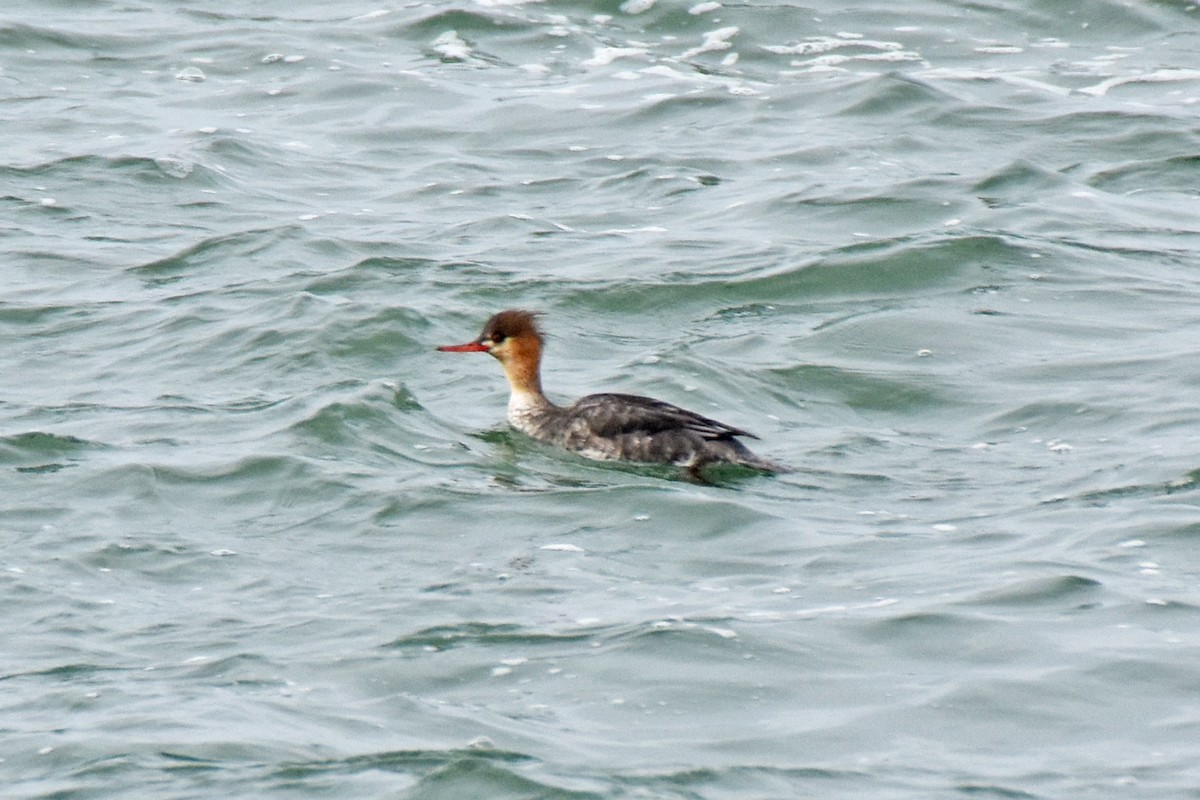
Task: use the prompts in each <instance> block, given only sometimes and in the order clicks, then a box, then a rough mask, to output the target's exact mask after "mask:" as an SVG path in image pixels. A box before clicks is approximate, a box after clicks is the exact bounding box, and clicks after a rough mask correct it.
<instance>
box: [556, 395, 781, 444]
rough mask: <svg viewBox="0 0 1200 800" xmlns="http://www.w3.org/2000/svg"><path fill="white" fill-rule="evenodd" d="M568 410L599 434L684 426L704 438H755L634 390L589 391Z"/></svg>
mask: <svg viewBox="0 0 1200 800" xmlns="http://www.w3.org/2000/svg"><path fill="white" fill-rule="evenodd" d="M571 411H572V412H573V414H575V415H577V416H578V417H579V418H580V419H583V420H585V421H586V422H587V424H588V426H589V427H590V428H591V429H592V430H593V431H594V432H595V433H597V434H599V435H600V436H617V435H620V434H626V433H647V434H653V433H659V432H661V431H666V430H677V429H680V428H683V429H686V430H689V431H693V432H695V433H698V434H700V436H702V437H704V438H705V439H730V438H733V437H734V436H749V437H750V438H751V439H757V438H758V437H757V436H755V435H754V434H752V433H750V432H748V431H744V430H742V429H741V428H734V427H732V426H730V425H726V424H725V423H723V422H717V421H716V420H715V419H709V418H708V417H704V416H701V415H700V414H697V413H695V412H694V411H688V410H687V409H685V408H680V407H679V406H675V405H671V404H670V403H664V402H663V401H661V400H653V399H651V398H649V397H640V396H638V395H635V394H592V395H588V396H587V397H584V398H582V399H581V400H579V401H578V402H577V403H575V405H574V406H572V407H571Z"/></svg>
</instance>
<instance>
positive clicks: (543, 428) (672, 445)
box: [438, 309, 786, 478]
mask: <svg viewBox="0 0 1200 800" xmlns="http://www.w3.org/2000/svg"><path fill="white" fill-rule="evenodd" d="M544 345H545V340H544V337H543V336H542V331H541V329H540V328H539V327H538V324H537V315H535V314H534V313H532V312H529V311H523V310H521V309H510V310H508V311H501V312H500V313H498V314H495V315H493V316H492V318H491V319H489V320H488V321H487V323H486V324H485V325H484V326H483V332H482V333H481V334H480V335H479V338H477V339H475V340H474V341H470V342H467V343H466V344H457V345H444V346H442V347H439V348H438V350H440V351H442V352H445V353H487V354H489V355H491V356H492V357H493V358H495V359H496V360H498V361H499V362H500V364H501V365H502V366H503V367H504V374H505V375H506V376H507V378H508V385H509V389H510V390H511V393H510V395H509V398H508V422H509V424H511V425H512V426H513V427H514V428H516V429H517V430H519V431H521V432H522V433H525V434H527V435H529V436H531V437H533V438H534V439H537V440H539V441H542V442H547V443H549V444H552V445H556V446H558V447H562V448H564V449H566V450H570V451H573V452H576V453H579V454H580V455H583V456H586V457H587V458H592V459H597V460H619V461H636V462H644V463H658V464H674V465H677V466H681V467H685V468H686V469H687V470H688V472H689V474H690V475H691V476H692V477H694V478H699V477H700V470H701V469H702V468H703V467H705V466H707V465H709V464H719V463H728V464H740V465H742V466H746V467H750V468H752V469H757V470H762V471H765V472H783V471H786V468H785V467H783V466H782V465H780V464H776V463H773V462H771V461H768V460H766V459H763V458H759V457H758V456H756V455H755V454H754V453H752V452H751V451H750V449H749V448H747V447H746V446H745V445H744V444H742V443H741V442H740V441H738V437H739V436H748V437H750V438H752V439H757V438H758V437H757V436H755V435H754V434H752V433H749V432H747V431H744V430H742V429H741V428H735V427H733V426H731V425H726V424H725V423H723V422H717V421H716V420H714V419H709V418H708V417H704V416H701V415H700V414H697V413H695V412H693V411H688V410H686V409H683V408H680V407H679V406H676V405H672V404H670V403H665V402H663V401H662V400H654V399H651V398H649V397H641V396H638V395H632V394H612V393H604V394H592V395H588V396H587V397H584V398H582V399H580V400H577V401H576V402H575V403H573V404H572V405H569V406H559V405H555V404H554V403H552V402H550V400H549V399H547V397H546V395H545V394H544V393H543V392H542V378H541V364H542V348H543V347H544Z"/></svg>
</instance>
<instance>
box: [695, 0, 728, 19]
mask: <svg viewBox="0 0 1200 800" xmlns="http://www.w3.org/2000/svg"><path fill="white" fill-rule="evenodd" d="M720 7H721V4H720V3H715V2H708V3H696V5H694V6H692V7H691V8H689V9H688V13H689V14H691V15H692V16H693V17H698V16H700V15H701V14H707V13H708V12H710V11H716V10H717V9H718V8H720Z"/></svg>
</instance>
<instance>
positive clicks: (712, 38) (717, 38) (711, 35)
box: [680, 25, 741, 58]
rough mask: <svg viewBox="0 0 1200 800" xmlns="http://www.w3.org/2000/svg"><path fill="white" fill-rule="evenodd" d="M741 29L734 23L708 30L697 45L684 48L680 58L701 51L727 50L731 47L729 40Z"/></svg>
mask: <svg viewBox="0 0 1200 800" xmlns="http://www.w3.org/2000/svg"><path fill="white" fill-rule="evenodd" d="M739 30H741V29H740V28H738V27H737V26H736V25H731V26H729V27H727V28H717V29H716V30H715V31H709V32H708V33H706V34H704V41H703V42H701V43H700V46H699V47H693V48H692V49H691V50H685V51H684V52H683V54H682V55H681V56H680V58H692V57H693V56H698V55H700V54H701V53H709V52H712V51H714V50H728V49H729V48H730V47H733V45H732V44H730V43H729V40H730V39H732V38H733V37H734V36H736V35H737V33H738V31H739Z"/></svg>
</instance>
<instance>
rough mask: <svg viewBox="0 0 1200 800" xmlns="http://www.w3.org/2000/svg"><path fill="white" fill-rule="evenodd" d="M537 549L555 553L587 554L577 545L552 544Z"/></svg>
mask: <svg viewBox="0 0 1200 800" xmlns="http://www.w3.org/2000/svg"><path fill="white" fill-rule="evenodd" d="M539 549H541V550H552V551H554V552H556V553H586V552H587V551H586V550H584V549H583V548H582V547H580V546H579V545H577V544H569V543H567V542H554V543H552V544H544V545H542V546H541V547H540V548H539Z"/></svg>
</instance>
